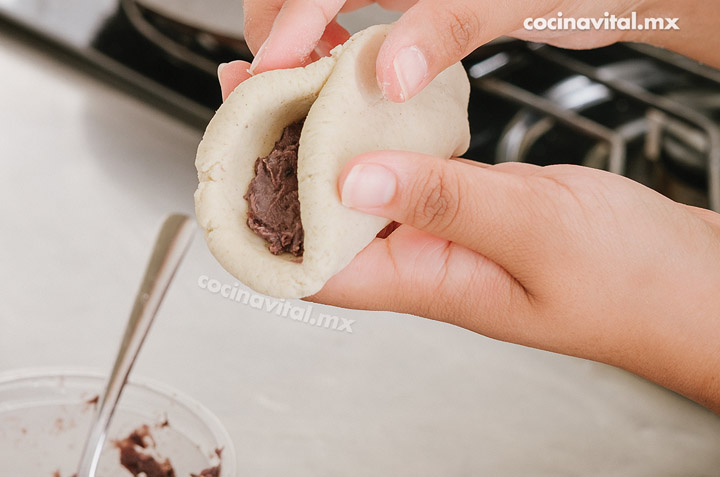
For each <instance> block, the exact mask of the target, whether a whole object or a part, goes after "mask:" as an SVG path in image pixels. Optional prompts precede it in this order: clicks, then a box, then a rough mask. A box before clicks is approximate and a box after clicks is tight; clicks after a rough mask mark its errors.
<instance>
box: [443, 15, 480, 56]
mask: <svg viewBox="0 0 720 477" xmlns="http://www.w3.org/2000/svg"><path fill="white" fill-rule="evenodd" d="M444 15H446V16H447V18H446V19H445V20H446V21H445V22H440V23H439V24H441V25H444V28H445V32H444V35H443V36H444V37H445V38H446V41H445V42H444V46H445V49H446V52H447V54H449V55H452V56H454V57H459V56H465V54H467V53H468V52H469V51H470V50H471V49H472V47H473V46H474V45H473V42H474V40H475V39H476V38H477V36H478V33H479V32H480V19H479V17H478V15H477V13H476V12H475V11H474V10H473V9H472V8H471V7H469V6H457V7H455V8H454V9H453V10H447V11H445V12H444Z"/></svg>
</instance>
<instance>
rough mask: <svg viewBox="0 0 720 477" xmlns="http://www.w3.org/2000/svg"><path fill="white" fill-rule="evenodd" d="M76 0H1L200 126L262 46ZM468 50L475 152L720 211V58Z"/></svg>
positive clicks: (614, 49)
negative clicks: (620, 179) (632, 185)
mask: <svg viewBox="0 0 720 477" xmlns="http://www.w3.org/2000/svg"><path fill="white" fill-rule="evenodd" d="M77 3H78V5H76V7H75V8H70V7H68V6H67V5H66V4H65V3H64V2H52V1H49V2H48V1H41V0H26V1H25V2H10V1H9V0H0V15H1V16H4V21H5V23H7V24H8V25H10V26H14V27H15V28H17V29H19V30H22V31H23V32H25V33H26V34H29V35H30V36H32V37H33V38H35V39H41V40H42V41H44V42H45V43H46V44H49V45H51V46H53V48H55V50H57V51H62V52H70V53H71V54H72V55H73V57H75V58H76V59H79V60H81V62H82V63H83V64H85V65H89V66H91V67H92V68H93V69H94V70H95V71H97V72H102V73H103V75H104V77H106V78H108V79H109V80H112V81H114V82H116V83H118V84H121V85H123V86H124V87H126V88H127V89H128V90H129V91H132V92H133V93H134V94H137V95H140V96H141V97H142V98H144V99H145V100H148V101H150V102H152V103H153V104H156V105H157V106H159V107H161V108H163V109H164V110H166V111H168V112H169V113H171V114H172V115H174V116H175V117H178V118H180V119H183V120H185V121H187V122H189V123H191V124H193V125H196V126H198V127H204V126H205V124H206V123H207V121H208V120H209V118H210V117H211V116H212V114H213V112H214V110H215V109H216V108H217V107H218V106H219V103H220V94H219V87H218V84H217V79H216V68H217V64H218V63H220V62H225V61H230V60H233V59H246V60H247V59H250V58H251V54H250V52H249V50H248V49H247V47H246V46H245V43H244V42H243V41H242V39H241V38H239V37H238V38H233V37H230V36H227V35H224V34H218V33H213V32H208V31H204V30H201V29H198V28H196V27H193V26H191V25H187V24H184V23H181V22H179V21H176V20H174V19H171V18H168V17H166V16H164V15H163V14H161V13H159V12H156V11H153V10H151V9H149V8H147V7H143V6H141V5H139V4H138V3H137V2H136V1H135V0H95V1H93V2H82V0H79V1H78V2H77ZM53 5H56V6H55V7H54V8H53V7H52V6H53ZM464 64H465V66H466V69H467V71H468V74H469V76H470V78H471V81H472V84H473V90H472V94H471V101H470V109H469V113H470V124H471V131H472V142H471V147H470V150H469V151H468V153H467V154H466V156H467V157H469V158H472V159H476V160H481V161H483V162H504V161H526V162H531V163H535V164H540V165H546V164H554V163H575V164H582V165H586V166H590V167H595V168H601V169H606V170H609V171H612V172H615V173H618V174H623V175H626V176H629V177H631V178H632V179H634V180H637V181H639V182H641V183H643V184H645V185H648V186H649V187H652V188H654V189H656V190H658V191H660V192H661V193H663V194H665V195H667V196H668V197H670V198H672V199H674V200H677V201H679V202H683V203H687V204H691V205H695V206H699V207H706V208H712V209H714V210H718V211H720V129H719V128H718V125H719V124H720V72H718V71H717V70H714V69H712V68H709V67H706V66H703V65H700V64H698V63H696V62H694V61H691V60H689V59H687V58H684V57H681V56H679V55H675V54H672V53H669V52H667V51H664V50H659V49H655V48H651V47H645V46H639V45H626V44H618V45H614V46H610V47H606V48H601V49H596V50H591V51H566V50H560V49H556V48H552V47H548V46H543V45H537V44H530V43H525V42H521V41H506V42H499V43H493V44H490V45H487V46H485V47H482V48H480V49H478V50H476V51H475V52H474V53H473V54H472V55H470V57H468V58H467V59H466V60H465V61H464Z"/></svg>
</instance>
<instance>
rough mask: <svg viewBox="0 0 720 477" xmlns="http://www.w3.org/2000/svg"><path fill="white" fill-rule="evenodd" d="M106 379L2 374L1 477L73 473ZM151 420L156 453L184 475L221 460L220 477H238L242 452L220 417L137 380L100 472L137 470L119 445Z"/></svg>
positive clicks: (116, 474) (115, 476)
mask: <svg viewBox="0 0 720 477" xmlns="http://www.w3.org/2000/svg"><path fill="white" fill-rule="evenodd" d="M105 380H106V377H105V376H103V375H102V374H99V373H98V374H95V373H92V372H87V371H81V370H72V371H68V370H62V371H48V370H22V371H13V372H8V373H2V374H0V475H2V476H18V477H19V476H23V477H24V476H27V477H30V476H33V477H58V476H59V477H70V476H72V475H73V474H74V473H75V472H76V470H77V465H78V461H79V459H80V452H81V451H82V446H83V445H84V443H85V438H86V435H87V432H88V429H89V427H90V422H91V419H92V417H93V416H94V413H95V407H96V404H95V403H94V402H93V401H94V398H95V397H96V396H98V394H99V393H100V392H102V389H103V387H104V385H105ZM144 425H147V426H148V428H149V430H150V435H151V437H152V441H154V443H155V446H154V449H152V453H153V455H156V456H158V457H160V458H162V459H164V458H168V459H169V460H170V462H171V464H172V466H173V468H174V469H175V475H176V476H177V477H189V476H190V475H191V474H200V472H201V471H202V470H204V469H206V468H209V467H213V466H216V465H218V464H220V465H221V472H220V476H221V477H235V451H234V449H233V445H232V441H231V440H230V436H229V435H228V434H227V431H226V430H225V429H224V427H223V426H222V424H221V423H220V421H219V420H218V419H217V418H216V417H215V416H214V415H213V414H212V413H211V412H210V411H209V410H208V409H206V408H205V407H204V406H202V405H201V404H200V403H198V402H197V401H195V400H193V399H192V398H190V397H188V396H186V395H184V394H182V393H180V392H178V391H176V390H174V389H172V388H170V387H168V386H166V385H164V384H161V383H157V382H153V381H150V380H146V379H138V378H133V379H131V380H130V381H129V382H128V384H127V385H126V387H125V390H124V391H123V395H122V397H121V399H120V402H119V404H118V407H117V409H116V410H115V415H114V416H113V419H112V422H111V424H110V429H109V432H108V440H107V442H106V443H105V447H104V448H103V452H102V455H101V457H100V463H99V466H98V471H97V477H128V476H131V475H132V474H131V473H130V472H129V471H128V470H126V469H125V468H124V467H123V466H122V465H121V464H120V451H119V449H118V448H117V446H116V444H115V443H116V442H117V441H119V440H122V439H124V438H125V437H127V436H128V435H129V434H130V433H132V432H133V431H134V430H135V429H138V428H140V427H142V426H144Z"/></svg>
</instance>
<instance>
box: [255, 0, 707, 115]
mask: <svg viewBox="0 0 720 477" xmlns="http://www.w3.org/2000/svg"><path fill="white" fill-rule="evenodd" d="M371 3H375V2H372V1H371V0H314V1H307V0H245V38H246V40H247V42H248V45H249V46H250V49H251V50H252V51H253V52H256V57H255V60H254V61H253V64H252V71H253V72H254V73H259V72H262V71H266V70H271V69H277V68H290V67H295V66H301V65H304V64H306V63H307V62H310V61H312V60H314V59H316V58H317V57H319V56H322V55H326V54H327V52H329V51H330V49H331V48H332V47H334V46H335V45H338V44H340V43H343V42H344V41H345V40H346V39H347V38H348V36H349V35H348V33H347V32H346V31H345V30H344V29H343V28H342V27H341V26H340V25H339V24H338V23H337V22H336V20H335V17H336V15H337V14H338V13H339V12H344V11H349V10H354V9H357V8H360V7H363V6H365V5H369V4H371ZM376 3H378V4H379V5H380V6H382V7H385V8H387V9H391V10H398V11H404V12H405V13H404V14H403V16H402V17H401V18H400V20H398V22H397V23H396V24H395V26H394V27H393V29H392V31H391V32H390V34H389V35H388V37H387V39H386V41H385V43H384V44H383V46H382V48H381V49H380V52H379V55H378V59H377V65H376V69H377V77H378V84H379V85H380V87H381V88H382V90H383V93H384V95H385V97H386V98H387V99H390V100H392V101H404V100H406V99H408V98H410V97H412V96H414V95H415V94H417V93H418V92H419V91H420V90H422V88H424V87H425V86H426V85H427V84H428V83H429V82H430V81H432V79H433V78H434V77H435V76H436V75H437V74H438V73H440V72H441V71H443V70H444V69H445V68H447V67H448V66H450V65H451V64H453V63H455V62H457V61H459V60H461V59H462V58H464V57H465V56H466V55H467V54H468V53H470V52H471V51H473V50H474V49H475V48H477V47H478V46H480V45H482V44H484V43H487V42H489V41H490V40H493V39H495V38H497V37H499V36H503V35H510V36H514V37H516V38H520V39H524V40H532V41H539V42H546V43H550V44H553V45H556V46H561V47H566V48H592V47H598V46H604V45H608V44H611V43H614V42H617V41H644V42H649V43H652V44H656V45H659V46H664V47H668V48H671V49H676V50H678V51H679V52H681V53H685V54H688V55H690V56H693V57H695V58H696V59H698V60H701V61H706V62H710V63H713V64H715V65H718V66H720V53H719V52H718V51H720V50H718V49H713V48H707V41H708V39H709V38H713V37H715V38H717V27H716V25H717V24H718V23H719V22H720V4H718V3H717V2H707V1H706V2H700V1H698V0H691V1H685V2H672V1H669V0H613V1H609V2H596V1H589V0H581V1H577V0H560V1H558V0H537V1H532V2H529V1H527V0H507V1H502V2H497V1H494V0H377V2H376ZM633 11H635V12H636V13H637V15H638V18H645V17H660V18H665V17H668V18H675V17H678V18H680V21H679V23H678V26H679V27H680V28H681V30H680V31H641V32H639V31H621V30H617V29H616V30H590V31H550V30H544V31H527V30H525V28H524V26H523V23H524V20H525V19H526V18H557V13H558V12H562V13H563V15H564V17H565V18H568V17H575V18H581V17H591V18H603V16H604V14H605V12H609V13H611V14H614V15H616V16H618V17H621V16H626V15H629V14H630V13H631V12H633ZM289 45H291V46H292V47H289Z"/></svg>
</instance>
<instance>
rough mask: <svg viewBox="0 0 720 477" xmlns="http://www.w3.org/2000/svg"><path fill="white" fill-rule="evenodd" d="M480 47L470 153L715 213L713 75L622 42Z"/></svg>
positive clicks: (719, 136) (717, 79)
mask: <svg viewBox="0 0 720 477" xmlns="http://www.w3.org/2000/svg"><path fill="white" fill-rule="evenodd" d="M484 50H485V49H483V48H481V49H480V50H478V51H477V52H476V53H475V54H474V55H473V56H472V57H471V58H470V61H468V62H467V67H468V72H469V74H470V77H471V79H472V82H473V86H474V88H473V89H474V91H473V96H474V97H473V99H472V102H473V103H474V106H472V107H471V116H472V113H473V110H474V109H475V108H478V109H480V110H482V109H484V110H485V116H486V118H485V119H484V120H480V121H475V122H473V124H472V127H473V139H474V140H473V143H472V145H471V151H470V152H469V154H468V155H469V156H473V157H474V158H476V159H479V160H486V161H487V160H488V158H490V159H491V160H489V161H488V162H507V161H522V162H530V163H533V164H539V165H548V164H554V163H575V164H582V165H585V166H590V167H595V168H599V169H605V170H608V171H611V172H614V173H617V174H622V175H626V176H629V177H631V178H632V179H634V180H637V181H638V182H641V183H643V184H645V185H648V186H650V187H653V188H655V189H656V190H658V191H660V192H661V193H663V194H665V195H667V196H668V197H670V198H672V199H674V200H677V201H679V202H683V203H687V204H690V205H696V206H699V207H709V208H712V209H714V210H716V211H718V210H720V129H719V127H718V121H720V73H719V72H718V71H716V70H713V69H711V68H707V67H704V66H702V65H700V64H697V63H694V62H690V61H689V60H687V59H686V58H683V57H678V56H677V55H674V54H672V53H668V52H665V51H662V50H656V49H649V48H647V47H643V48H636V47H631V46H628V45H615V46H611V47H607V48H602V49H597V50H592V51H584V52H574V51H565V50H559V49H556V48H553V47H549V46H544V45H536V44H526V43H522V42H516V44H515V45H513V46H512V47H509V48H506V49H505V50H501V51H498V50H497V49H496V48H493V49H490V50H489V51H484ZM496 113H497V114H496ZM493 116H494V118H495V121H491V120H490V119H489V118H491V117H493ZM475 118H476V119H477V116H475ZM491 122H492V123H494V124H490V123H491Z"/></svg>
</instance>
